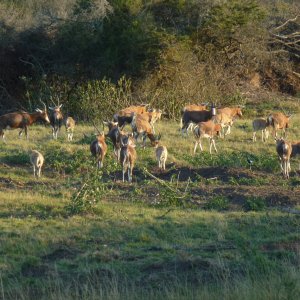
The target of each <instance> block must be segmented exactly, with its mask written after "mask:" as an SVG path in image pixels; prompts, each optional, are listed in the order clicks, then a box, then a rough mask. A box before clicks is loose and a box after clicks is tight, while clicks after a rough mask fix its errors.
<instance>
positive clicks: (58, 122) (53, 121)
mask: <svg viewBox="0 0 300 300" xmlns="http://www.w3.org/2000/svg"><path fill="white" fill-rule="evenodd" d="M61 107H62V104H60V105H56V106H49V109H50V110H51V111H52V112H51V114H50V125H51V127H52V135H53V138H54V139H55V140H57V135H58V132H59V130H60V127H61V126H62V124H63V119H64V117H63V114H62V112H61V110H60V109H61Z"/></svg>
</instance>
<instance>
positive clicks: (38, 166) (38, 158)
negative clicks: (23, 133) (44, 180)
mask: <svg viewBox="0 0 300 300" xmlns="http://www.w3.org/2000/svg"><path fill="white" fill-rule="evenodd" d="M44 160H45V159H44V156H43V155H42V153H40V152H39V151H37V150H32V151H31V152H30V162H31V164H32V166H33V176H34V177H35V176H37V177H41V171H42V166H43V164H44Z"/></svg>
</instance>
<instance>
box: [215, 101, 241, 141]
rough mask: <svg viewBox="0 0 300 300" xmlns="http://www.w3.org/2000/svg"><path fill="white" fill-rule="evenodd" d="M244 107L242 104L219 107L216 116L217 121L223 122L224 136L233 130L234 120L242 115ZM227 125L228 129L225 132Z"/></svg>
mask: <svg viewBox="0 0 300 300" xmlns="http://www.w3.org/2000/svg"><path fill="white" fill-rule="evenodd" d="M242 116H243V113H242V109H241V107H240V106H237V107H224V108H219V109H218V113H217V115H216V117H215V120H216V123H219V124H221V127H222V131H223V133H224V137H225V136H226V135H228V134H230V132H231V127H232V125H233V121H234V119H235V118H236V117H240V118H241V117H242ZM225 127H227V131H226V132H225Z"/></svg>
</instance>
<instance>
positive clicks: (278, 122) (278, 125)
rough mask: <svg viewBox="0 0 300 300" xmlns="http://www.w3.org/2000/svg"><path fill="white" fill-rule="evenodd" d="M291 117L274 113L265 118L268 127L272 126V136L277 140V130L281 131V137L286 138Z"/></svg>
mask: <svg viewBox="0 0 300 300" xmlns="http://www.w3.org/2000/svg"><path fill="white" fill-rule="evenodd" d="M290 118H291V115H285V114H284V113H282V112H274V113H272V114H270V115H269V116H268V118H267V123H268V126H272V128H273V135H274V137H275V138H277V130H279V129H282V131H283V136H284V137H286V130H287V129H288V128H289V121H290Z"/></svg>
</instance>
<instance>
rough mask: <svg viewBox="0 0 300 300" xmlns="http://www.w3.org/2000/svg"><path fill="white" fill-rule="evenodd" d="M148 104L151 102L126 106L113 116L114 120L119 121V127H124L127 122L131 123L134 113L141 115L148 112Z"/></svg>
mask: <svg viewBox="0 0 300 300" xmlns="http://www.w3.org/2000/svg"><path fill="white" fill-rule="evenodd" d="M148 105H149V104H142V105H136V106H135V105H132V106H129V107H127V108H124V109H122V110H121V111H119V112H118V113H117V114H115V115H114V116H113V120H114V122H118V123H119V127H120V128H121V129H123V128H124V126H125V125H126V124H130V123H131V121H132V114H133V113H136V114H140V115H142V114H144V113H146V112H147V106H148Z"/></svg>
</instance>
